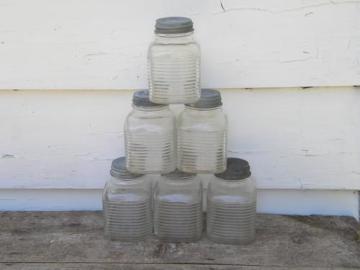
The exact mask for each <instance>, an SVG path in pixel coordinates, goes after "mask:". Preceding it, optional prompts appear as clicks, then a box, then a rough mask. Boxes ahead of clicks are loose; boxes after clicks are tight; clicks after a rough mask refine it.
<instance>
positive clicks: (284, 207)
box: [0, 189, 359, 219]
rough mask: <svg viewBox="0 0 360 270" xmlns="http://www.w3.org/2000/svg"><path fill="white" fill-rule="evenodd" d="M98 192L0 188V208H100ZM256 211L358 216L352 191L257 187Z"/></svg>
mask: <svg viewBox="0 0 360 270" xmlns="http://www.w3.org/2000/svg"><path fill="white" fill-rule="evenodd" d="M101 196H102V190H101V189H80V190H79V189H40V190H39V189H25V190H24V189H0V211H4V210H5V211H9V210H11V211H69V210H75V211H84V210H88V211H89V210H90V211H93V210H101V209H102V204H101V202H102V199H101ZM334 201H336V203H334ZM257 212H258V213H275V214H284V213H286V214H297V215H340V216H353V217H355V218H357V219H358V218H359V215H358V197H357V194H356V192H354V191H328V190H316V191H314V190H301V191H300V190H258V193H257Z"/></svg>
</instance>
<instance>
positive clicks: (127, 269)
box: [0, 263, 356, 270]
mask: <svg viewBox="0 0 360 270" xmlns="http://www.w3.org/2000/svg"><path fill="white" fill-rule="evenodd" d="M0 269H2V270H75V269H76V270H119V269H121V270H155V269H158V270H190V269H191V270H310V269H311V270H325V269H328V268H323V267H311V268H309V267H288V266H287V267H276V266H275V267H273V266H239V265H194V264H119V263H108V264H104V263H102V264H100V263H91V264H89V263H31V264H29V263H10V264H3V263H0ZM343 269H344V270H345V269H346V270H352V269H356V268H343V267H341V268H340V267H339V268H338V267H335V268H332V270H343Z"/></svg>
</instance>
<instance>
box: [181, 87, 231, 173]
mask: <svg viewBox="0 0 360 270" xmlns="http://www.w3.org/2000/svg"><path fill="white" fill-rule="evenodd" d="M177 145H178V152H177V168H178V169H179V170H181V171H184V172H190V173H220V172H223V171H224V170H225V169H226V154H227V153H226V150H227V149H226V147H227V117H226V115H225V114H224V112H223V111H222V103H221V95H220V93H219V92H218V91H216V90H211V89H203V90H202V91H201V98H200V100H199V101H198V102H196V103H194V104H187V105H186V106H185V109H184V111H183V112H182V113H181V114H180V115H179V117H178V120H177Z"/></svg>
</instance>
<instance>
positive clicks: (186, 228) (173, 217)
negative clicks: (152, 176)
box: [154, 171, 203, 242]
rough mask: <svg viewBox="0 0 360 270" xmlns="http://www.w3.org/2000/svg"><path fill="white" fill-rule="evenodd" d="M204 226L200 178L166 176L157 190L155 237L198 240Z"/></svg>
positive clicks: (156, 187) (172, 239)
mask: <svg viewBox="0 0 360 270" xmlns="http://www.w3.org/2000/svg"><path fill="white" fill-rule="evenodd" d="M202 223H203V221H202V185H201V182H200V181H199V180H198V179H197V178H196V175H195V174H189V173H184V172H180V171H175V172H173V173H170V174H166V175H162V177H161V178H160V179H159V181H158V182H157V184H156V186H155V191H154V232H155V235H157V237H158V238H160V239H161V240H163V241H168V242H193V241H197V240H199V239H200V238H201V234H202V225H203V224H202Z"/></svg>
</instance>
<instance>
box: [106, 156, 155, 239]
mask: <svg viewBox="0 0 360 270" xmlns="http://www.w3.org/2000/svg"><path fill="white" fill-rule="evenodd" d="M110 174H111V176H112V177H111V179H110V180H109V181H108V182H107V183H106V185H105V188H104V192H103V211H104V218H105V236H106V237H107V238H109V239H111V240H121V241H139V240H143V239H145V238H146V237H147V236H149V235H151V233H152V201H151V200H152V188H151V181H148V179H147V177H146V176H145V175H141V174H132V173H130V172H129V171H128V170H126V167H125V157H121V158H118V159H115V160H114V161H113V162H112V165H111V171H110Z"/></svg>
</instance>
